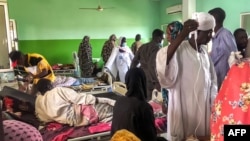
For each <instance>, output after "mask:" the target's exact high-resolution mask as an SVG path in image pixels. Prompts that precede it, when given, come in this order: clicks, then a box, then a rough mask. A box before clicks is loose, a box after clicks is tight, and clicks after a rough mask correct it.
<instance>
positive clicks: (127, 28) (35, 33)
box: [7, 0, 160, 64]
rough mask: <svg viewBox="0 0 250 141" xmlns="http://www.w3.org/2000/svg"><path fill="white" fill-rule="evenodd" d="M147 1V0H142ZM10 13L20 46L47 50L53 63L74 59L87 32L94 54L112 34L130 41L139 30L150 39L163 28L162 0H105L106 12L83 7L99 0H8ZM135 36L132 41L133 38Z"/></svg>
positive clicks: (27, 50)
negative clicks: (156, 30) (160, 6)
mask: <svg viewBox="0 0 250 141" xmlns="http://www.w3.org/2000/svg"><path fill="white" fill-rule="evenodd" d="M142 1H143V2H142ZM7 2H8V8H9V17H10V18H13V19H15V20H16V24H17V33H18V38H19V49H20V50H21V51H23V52H24V53H27V52H36V53H40V54H43V55H44V56H45V57H46V58H47V60H48V61H49V62H50V63H51V64H54V63H72V57H71V56H72V52H73V51H75V50H77V48H78V45H79V43H80V41H81V39H82V37H83V36H84V35H89V36H90V38H91V43H92V46H93V57H100V49H101V48H102V45H103V43H104V41H105V40H107V39H108V38H109V36H110V35H111V34H113V33H114V34H116V35H117V37H118V38H119V37H120V36H125V37H127V38H128V41H129V43H128V44H129V45H130V42H131V41H133V39H134V36H135V35H136V34H137V33H140V34H141V35H142V38H143V39H145V40H144V41H145V42H146V41H148V40H149V38H150V37H151V32H152V31H153V30H154V29H155V28H160V24H159V19H160V14H159V11H158V8H159V4H160V2H159V1H158V2H156V1H152V0H126V1H125V0H102V1H101V5H102V6H103V7H114V9H107V10H104V11H102V12H98V11H95V10H80V9H79V8H80V7H97V5H98V0H72V1H69V0H43V1H40V0H21V1H20V0H8V1H7ZM130 40H131V41H130Z"/></svg>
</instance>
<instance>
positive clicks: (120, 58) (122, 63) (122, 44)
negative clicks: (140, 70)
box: [115, 37, 134, 83]
mask: <svg viewBox="0 0 250 141" xmlns="http://www.w3.org/2000/svg"><path fill="white" fill-rule="evenodd" d="M118 48H119V51H118V53H117V56H116V60H115V63H116V67H117V69H118V73H119V79H120V81H121V82H123V83H125V75H126V73H127V71H128V70H129V68H130V65H131V61H132V60H133V58H134V55H133V53H132V51H131V50H130V48H129V47H128V46H127V43H126V38H125V37H120V39H119V46H118Z"/></svg>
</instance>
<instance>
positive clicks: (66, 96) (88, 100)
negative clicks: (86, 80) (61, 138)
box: [35, 79, 115, 126]
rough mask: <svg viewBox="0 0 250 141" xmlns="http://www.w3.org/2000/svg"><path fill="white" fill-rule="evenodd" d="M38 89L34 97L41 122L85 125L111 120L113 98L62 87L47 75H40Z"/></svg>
mask: <svg viewBox="0 0 250 141" xmlns="http://www.w3.org/2000/svg"><path fill="white" fill-rule="evenodd" d="M37 89H38V91H39V92H40V94H38V95H37V98H36V102H35V112H36V116H37V117H38V118H39V119H40V120H41V121H43V122H46V123H47V122H52V121H56V122H58V123H61V124H69V125H70V126H84V125H89V124H93V123H97V122H109V121H111V120H112V115H113V106H114V104H115V100H112V99H108V98H99V97H98V98H97V97H94V96H93V95H90V94H85V93H77V92H76V91H74V90H72V89H70V88H65V87H55V88H53V87H52V84H51V81H50V80H48V79H40V80H39V81H38V83H37Z"/></svg>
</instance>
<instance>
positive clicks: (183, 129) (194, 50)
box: [156, 12, 217, 141]
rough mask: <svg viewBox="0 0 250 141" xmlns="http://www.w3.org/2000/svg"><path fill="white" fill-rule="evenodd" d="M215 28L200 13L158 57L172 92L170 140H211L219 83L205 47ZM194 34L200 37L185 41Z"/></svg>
mask: <svg viewBox="0 0 250 141" xmlns="http://www.w3.org/2000/svg"><path fill="white" fill-rule="evenodd" d="M214 26H215V20H214V18H213V16H212V15H210V14H208V13H203V12H202V13H196V20H191V19H189V20H187V21H186V22H185V23H184V26H183V30H182V31H181V33H180V34H178V35H177V38H176V39H175V40H173V41H172V42H171V44H170V45H169V46H168V47H164V48H162V49H160V50H159V51H158V53H157V56H156V70H157V74H158V79H159V82H160V84H161V87H162V88H166V89H168V91H169V105H168V120H167V122H168V129H167V130H168V133H167V139H168V140H171V141H181V140H186V139H187V138H188V137H189V136H190V135H194V136H198V137H199V136H208V138H209V135H210V122H209V121H210V113H211V110H210V109H211V106H212V103H213V100H214V98H215V97H216V94H217V79H216V73H215V70H214V67H213V63H212V61H211V59H210V58H209V55H208V53H207V49H206V48H205V45H206V44H207V43H208V42H209V41H210V40H211V38H212V32H213V28H214ZM192 31H194V32H196V33H194V34H192V36H191V37H190V39H188V40H185V39H186V37H187V36H188V34H189V33H190V32H191V33H192Z"/></svg>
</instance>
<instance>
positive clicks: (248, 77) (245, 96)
mask: <svg viewBox="0 0 250 141" xmlns="http://www.w3.org/2000/svg"><path fill="white" fill-rule="evenodd" d="M225 124H250V61H243V62H241V63H240V64H235V65H233V66H232V67H231V69H230V70H229V72H228V74H227V76H226V78H225V80H224V82H223V84H222V87H221V89H220V91H219V93H218V95H217V97H216V99H215V102H214V105H213V107H212V115H211V141H223V140H224V136H223V128H224V125H225Z"/></svg>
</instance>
